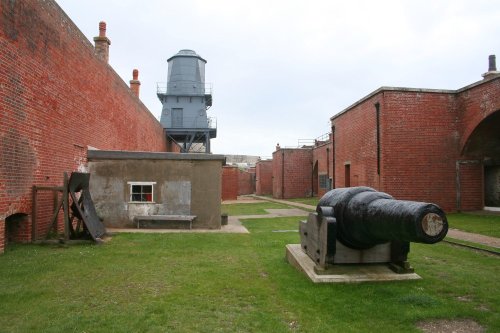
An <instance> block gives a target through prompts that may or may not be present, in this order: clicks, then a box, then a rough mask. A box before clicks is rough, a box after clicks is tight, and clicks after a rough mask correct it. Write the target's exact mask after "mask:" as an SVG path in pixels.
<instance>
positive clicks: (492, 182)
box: [461, 110, 500, 207]
mask: <svg viewBox="0 0 500 333" xmlns="http://www.w3.org/2000/svg"><path fill="white" fill-rule="evenodd" d="M499 128H500V110H497V111H495V112H493V113H492V114H490V115H489V116H488V117H486V118H484V119H483V120H482V121H481V122H480V123H479V124H478V125H477V126H476V127H475V128H474V130H473V131H472V133H471V134H470V136H469V137H468V138H467V140H466V141H465V144H464V146H463V147H462V150H461V153H462V154H461V155H462V157H466V158H467V159H476V160H478V161H479V162H480V163H482V165H483V170H482V171H483V177H482V178H483V183H484V187H483V189H484V190H483V192H484V205H485V206H487V207H500V131H499V130H498V129H499Z"/></svg>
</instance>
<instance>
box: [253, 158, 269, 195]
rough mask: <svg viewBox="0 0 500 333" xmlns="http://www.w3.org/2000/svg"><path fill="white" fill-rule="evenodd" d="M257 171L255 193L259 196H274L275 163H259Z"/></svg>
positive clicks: (256, 167)
mask: <svg viewBox="0 0 500 333" xmlns="http://www.w3.org/2000/svg"><path fill="white" fill-rule="evenodd" d="M255 169H256V170H255V171H256V175H255V177H256V179H255V193H256V194H257V195H270V194H273V162H272V161H268V160H266V161H259V162H257V164H256V165H255Z"/></svg>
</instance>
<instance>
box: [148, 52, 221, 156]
mask: <svg viewBox="0 0 500 333" xmlns="http://www.w3.org/2000/svg"><path fill="white" fill-rule="evenodd" d="M167 62H168V78H167V84H166V85H165V84H163V85H162V84H158V90H157V95H158V98H159V99H160V101H161V103H162V104H163V109H162V112H161V119H160V123H161V124H162V126H163V128H165V129H166V132H167V137H168V139H170V140H171V141H173V142H175V143H176V144H177V145H179V147H180V148H181V152H183V153H189V152H205V153H210V139H212V138H215V137H216V136H217V124H216V122H215V119H214V118H209V117H208V116H207V110H208V109H209V108H210V107H211V106H212V89H211V86H210V85H209V84H206V83H205V64H206V63H207V61H206V60H205V59H203V58H202V57H200V56H199V55H198V54H196V52H194V51H192V50H180V51H179V52H178V53H177V54H175V55H174V56H172V57H170V58H169V59H168V60H167Z"/></svg>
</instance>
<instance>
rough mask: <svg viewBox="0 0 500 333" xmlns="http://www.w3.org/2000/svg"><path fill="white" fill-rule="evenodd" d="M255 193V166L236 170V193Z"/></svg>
mask: <svg viewBox="0 0 500 333" xmlns="http://www.w3.org/2000/svg"><path fill="white" fill-rule="evenodd" d="M254 193H255V168H250V169H249V170H248V171H246V170H241V169H239V170H238V195H246V194H254Z"/></svg>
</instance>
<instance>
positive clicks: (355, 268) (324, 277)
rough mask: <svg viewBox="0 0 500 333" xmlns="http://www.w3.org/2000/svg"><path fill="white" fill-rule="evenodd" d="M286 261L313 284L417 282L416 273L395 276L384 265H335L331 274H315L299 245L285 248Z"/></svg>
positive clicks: (289, 245)
mask: <svg viewBox="0 0 500 333" xmlns="http://www.w3.org/2000/svg"><path fill="white" fill-rule="evenodd" d="M286 259H287V261H288V262H289V263H290V264H292V265H293V266H295V267H296V268H297V269H298V270H300V271H302V272H304V273H305V274H306V275H307V276H308V277H309V278H310V279H311V281H312V282H314V283H351V282H368V281H400V280H419V279H421V277H420V276H419V275H418V274H416V273H408V274H397V273H394V272H393V271H392V270H391V269H390V268H389V267H388V266H387V265H386V264H364V265H336V266H335V267H333V268H331V269H330V270H329V273H332V274H321V275H320V274H317V273H316V272H315V271H314V266H315V264H314V262H313V261H312V260H311V258H309V257H308V256H307V254H305V253H304V252H303V251H302V249H301V248H300V244H288V245H287V246H286Z"/></svg>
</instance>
